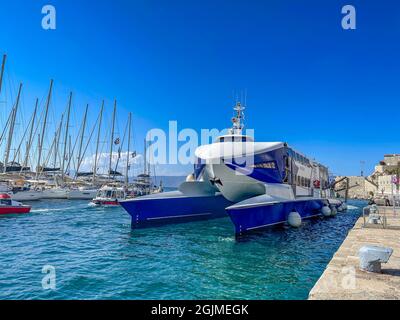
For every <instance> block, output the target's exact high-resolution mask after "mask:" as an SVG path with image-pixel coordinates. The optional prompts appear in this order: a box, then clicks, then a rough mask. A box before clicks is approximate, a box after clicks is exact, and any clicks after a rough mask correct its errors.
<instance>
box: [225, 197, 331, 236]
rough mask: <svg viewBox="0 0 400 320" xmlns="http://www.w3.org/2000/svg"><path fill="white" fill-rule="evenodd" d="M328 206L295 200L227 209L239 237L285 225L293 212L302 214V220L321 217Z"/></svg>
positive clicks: (321, 200) (320, 200) (313, 201)
mask: <svg viewBox="0 0 400 320" xmlns="http://www.w3.org/2000/svg"><path fill="white" fill-rule="evenodd" d="M325 204H327V200H324V199H312V200H309V199H308V200H294V201H286V202H277V203H271V204H254V205H251V204H248V205H245V206H240V203H239V204H237V205H236V206H232V207H230V208H227V212H228V215H229V217H230V218H231V220H232V222H233V224H234V226H235V232H236V234H237V235H241V234H244V233H248V232H250V231H253V230H257V229H262V228H266V227H270V226H274V225H279V224H284V223H286V222H287V221H288V216H289V214H290V213H291V212H292V211H296V212H298V213H299V214H300V216H301V218H302V219H308V218H311V217H316V216H320V215H321V209H322V207H323V206H324V205H325Z"/></svg>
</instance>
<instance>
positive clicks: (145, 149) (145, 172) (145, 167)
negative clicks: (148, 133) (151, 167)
mask: <svg viewBox="0 0 400 320" xmlns="http://www.w3.org/2000/svg"><path fill="white" fill-rule="evenodd" d="M143 166H144V172H143V173H144V174H145V175H146V174H147V140H146V139H144V155H143Z"/></svg>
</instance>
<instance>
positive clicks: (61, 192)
mask: <svg viewBox="0 0 400 320" xmlns="http://www.w3.org/2000/svg"><path fill="white" fill-rule="evenodd" d="M67 197H68V190H66V189H61V188H60V189H47V190H44V191H43V196H42V199H67Z"/></svg>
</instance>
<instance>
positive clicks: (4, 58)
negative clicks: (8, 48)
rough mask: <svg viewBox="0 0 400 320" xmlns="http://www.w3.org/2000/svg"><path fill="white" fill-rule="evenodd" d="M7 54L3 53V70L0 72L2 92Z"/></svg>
mask: <svg viewBox="0 0 400 320" xmlns="http://www.w3.org/2000/svg"><path fill="white" fill-rule="evenodd" d="M6 60H7V55H6V54H5V55H3V62H2V63H1V72H0V93H1V88H2V87H3V76H4V67H5V66H6Z"/></svg>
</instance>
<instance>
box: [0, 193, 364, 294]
mask: <svg viewBox="0 0 400 320" xmlns="http://www.w3.org/2000/svg"><path fill="white" fill-rule="evenodd" d="M349 205H350V206H349V210H348V211H347V212H346V213H342V214H339V215H337V216H336V217H335V218H329V219H322V218H316V219H313V220H310V221H307V222H305V223H304V225H303V226H302V227H301V228H300V229H292V228H288V227H279V228H274V229H270V230H267V231H263V232H258V233H255V234H252V235H250V236H246V237H244V238H240V239H236V238H235V236H234V235H233V232H234V229H233V225H232V223H231V221H230V220H229V218H222V219H217V220H211V221H205V222H204V221H203V222H193V223H188V224H180V225H169V226H164V227H161V228H153V229H142V230H134V231H133V230H131V228H130V217H129V215H128V214H127V213H126V212H125V211H124V210H123V209H122V208H120V207H117V208H97V207H89V206H88V203H87V201H62V200H53V201H39V202H36V203H32V206H33V209H32V213H31V214H28V215H26V216H4V217H1V218H0V266H1V269H0V299H307V297H308V293H309V291H310V290H311V288H312V287H313V286H314V284H315V282H316V281H317V280H318V278H319V277H320V276H321V274H322V273H323V271H324V269H325V267H326V266H327V264H328V263H329V261H330V259H331V258H332V256H333V254H334V253H335V252H336V250H337V249H338V248H339V246H340V245H341V243H342V241H343V240H344V238H345V236H346V235H347V232H348V231H349V229H350V228H351V227H352V226H353V225H354V223H355V222H356V220H357V218H358V217H359V216H360V214H361V208H362V207H363V206H364V205H365V202H361V201H350V202H349ZM46 266H47V267H46ZM48 266H50V267H54V268H55V269H54V270H55V285H56V287H55V288H54V290H51V289H44V288H43V286H42V280H43V277H45V276H46V274H44V273H42V270H43V268H44V267H45V268H48Z"/></svg>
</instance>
